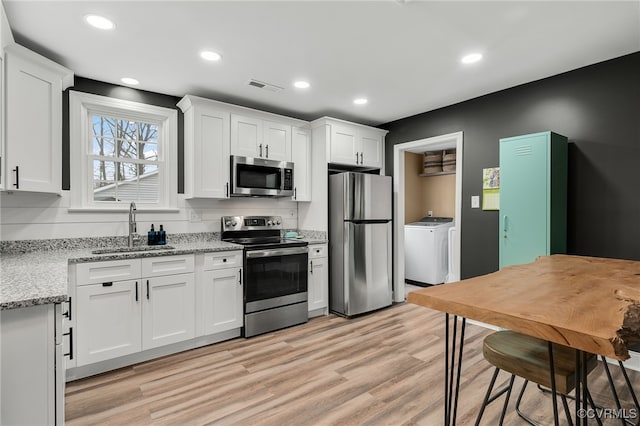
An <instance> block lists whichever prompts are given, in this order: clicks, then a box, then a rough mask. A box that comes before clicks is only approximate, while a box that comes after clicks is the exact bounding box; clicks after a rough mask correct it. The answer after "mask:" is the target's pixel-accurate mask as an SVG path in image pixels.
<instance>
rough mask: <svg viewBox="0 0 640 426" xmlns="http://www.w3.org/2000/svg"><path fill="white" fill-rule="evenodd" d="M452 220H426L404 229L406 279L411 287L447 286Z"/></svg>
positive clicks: (437, 218) (432, 218)
mask: <svg viewBox="0 0 640 426" xmlns="http://www.w3.org/2000/svg"><path fill="white" fill-rule="evenodd" d="M452 226H453V218H451V217H424V218H422V219H420V221H419V222H413V223H409V224H406V225H405V226H404V265H405V268H404V276H405V280H406V281H407V282H409V283H411V284H417V285H422V286H424V285H433V284H442V283H443V282H445V279H446V277H447V272H448V269H449V265H448V240H449V237H448V234H449V228H451V227H452Z"/></svg>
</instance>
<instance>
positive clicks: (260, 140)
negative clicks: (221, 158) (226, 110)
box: [231, 114, 291, 161]
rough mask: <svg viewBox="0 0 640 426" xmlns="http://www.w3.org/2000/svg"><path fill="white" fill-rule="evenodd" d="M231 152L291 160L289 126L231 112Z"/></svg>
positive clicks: (277, 159) (244, 155) (270, 158)
mask: <svg viewBox="0 0 640 426" xmlns="http://www.w3.org/2000/svg"><path fill="white" fill-rule="evenodd" d="M231 154H232V155H240V156H243V157H257V158H264V159H269V160H276V161H291V126H290V125H288V124H284V123H278V122H275V121H269V120H261V119H259V118H254V117H247V116H243V115H237V114H231Z"/></svg>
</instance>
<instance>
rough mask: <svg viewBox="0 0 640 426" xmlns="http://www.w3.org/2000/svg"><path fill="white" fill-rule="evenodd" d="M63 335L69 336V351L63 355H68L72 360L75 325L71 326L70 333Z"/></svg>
mask: <svg viewBox="0 0 640 426" xmlns="http://www.w3.org/2000/svg"><path fill="white" fill-rule="evenodd" d="M62 335H63V336H69V352H68V353H66V354H63V355H62V356H68V357H69V359H70V360H72V359H73V327H69V332H68V333H62Z"/></svg>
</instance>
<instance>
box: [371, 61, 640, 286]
mask: <svg viewBox="0 0 640 426" xmlns="http://www.w3.org/2000/svg"><path fill="white" fill-rule="evenodd" d="M638 76H640V52H639V53H634V54H631V55H627V56H623V57H620V58H617V59H613V60H610V61H606V62H602V63H599V64H595V65H591V66H588V67H585V68H581V69H578V70H575V71H571V72H567V73H564V74H560V75H557V76H553V77H549V78H546V79H544V80H539V81H535V82H532V83H528V84H525V85H522V86H517V87H514V88H511V89H507V90H503V91H500V92H497V93H493V94H490V95H487V96H483V97H480V98H476V99H472V100H470V101H466V102H462V103H459V104H456V105H452V106H449V107H446V108H442V109H439V110H435V111H431V112H426V113H423V114H420V115H416V116H413V117H408V118H405V119H401V120H397V121H394V122H391V123H387V124H386V125H384V126H381V127H384V128H386V129H388V130H389V134H388V135H387V139H386V140H387V145H386V170H387V174H390V175H391V174H393V145H395V144H397V143H403V142H409V141H414V140H418V139H423V138H427V137H432V136H438V135H442V134H446V133H451V132H457V131H463V132H464V150H463V164H464V165H463V167H464V168H463V182H462V197H463V200H462V201H463V202H462V247H461V275H462V278H469V277H472V276H476V275H481V274H485V273H488V272H492V271H495V270H497V269H498V214H499V212H496V211H482V210H480V209H471V196H472V195H480V194H481V192H482V169H483V168H485V167H494V166H498V165H499V153H498V140H499V139H500V138H503V137H508V136H516V135H524V134H528V133H535V132H541V131H545V130H552V131H554V132H556V133H560V134H562V135H565V136H567V137H568V138H569V142H570V144H569V164H568V174H569V188H568V194H567V197H568V231H567V234H568V235H567V250H568V252H569V253H570V254H577V255H587V256H600V257H613V258H623V259H635V260H640V79H639V78H638Z"/></svg>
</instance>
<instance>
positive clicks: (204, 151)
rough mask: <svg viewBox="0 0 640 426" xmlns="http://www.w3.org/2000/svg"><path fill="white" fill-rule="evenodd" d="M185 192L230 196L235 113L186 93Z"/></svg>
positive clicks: (192, 195) (193, 195) (182, 104)
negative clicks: (230, 135)
mask: <svg viewBox="0 0 640 426" xmlns="http://www.w3.org/2000/svg"><path fill="white" fill-rule="evenodd" d="M178 107H179V108H180V109H181V110H182V112H184V193H185V197H186V198H229V134H230V116H231V114H230V113H229V112H228V111H225V110H224V109H221V108H219V107H217V106H215V105H212V104H211V102H210V101H209V100H208V99H202V98H198V97H195V96H185V97H184V98H182V100H181V101H180V102H179V103H178Z"/></svg>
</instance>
